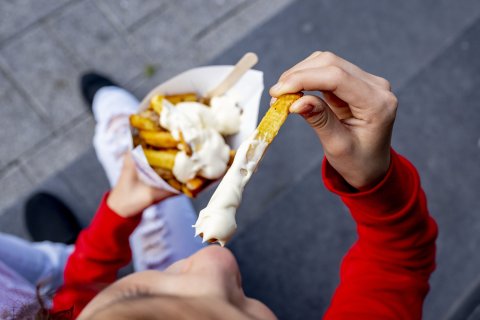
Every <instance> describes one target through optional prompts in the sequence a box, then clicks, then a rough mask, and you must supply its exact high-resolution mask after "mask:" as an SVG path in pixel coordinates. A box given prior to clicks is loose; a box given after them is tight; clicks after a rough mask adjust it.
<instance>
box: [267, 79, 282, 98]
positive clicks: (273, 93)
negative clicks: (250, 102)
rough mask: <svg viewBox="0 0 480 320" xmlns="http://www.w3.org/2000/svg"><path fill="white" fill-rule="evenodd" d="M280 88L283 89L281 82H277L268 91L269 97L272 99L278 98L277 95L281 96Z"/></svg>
mask: <svg viewBox="0 0 480 320" xmlns="http://www.w3.org/2000/svg"><path fill="white" fill-rule="evenodd" d="M282 87H283V82H278V83H277V84H275V85H274V86H273V87H271V88H270V90H269V92H270V95H271V96H272V97H274V98H276V97H278V96H279V95H281V89H282Z"/></svg>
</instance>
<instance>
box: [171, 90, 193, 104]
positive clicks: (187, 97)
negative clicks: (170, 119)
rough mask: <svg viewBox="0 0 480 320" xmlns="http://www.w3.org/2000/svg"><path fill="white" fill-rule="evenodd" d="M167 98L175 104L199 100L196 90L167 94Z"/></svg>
mask: <svg viewBox="0 0 480 320" xmlns="http://www.w3.org/2000/svg"><path fill="white" fill-rule="evenodd" d="M165 98H166V99H167V100H168V101H170V102H171V103H173V104H177V103H180V102H187V101H198V98H197V94H196V93H195V92H189V93H181V94H174V95H170V96H165Z"/></svg>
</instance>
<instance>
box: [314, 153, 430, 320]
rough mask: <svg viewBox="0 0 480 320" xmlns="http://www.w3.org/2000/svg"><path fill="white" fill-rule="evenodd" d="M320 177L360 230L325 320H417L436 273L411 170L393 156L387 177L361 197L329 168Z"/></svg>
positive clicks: (422, 201) (427, 221)
mask: <svg viewBox="0 0 480 320" xmlns="http://www.w3.org/2000/svg"><path fill="white" fill-rule="evenodd" d="M323 174H324V180H325V183H326V185H327V187H328V188H329V189H330V190H331V191H333V192H334V193H336V194H338V195H340V196H341V198H342V200H343V201H344V203H345V204H346V205H347V206H348V208H349V209H350V211H351V214H352V217H353V218H354V220H355V221H356V223H357V230H358V241H357V242H356V243H355V245H354V246H353V247H352V249H351V250H350V251H349V253H348V254H347V256H346V257H345V259H344V261H343V263H342V269H341V284H340V286H339V288H338V289H337V292H336V294H335V297H334V299H333V301H332V306H331V309H330V310H329V312H328V314H327V315H328V317H331V318H335V316H337V315H346V314H351V312H354V313H355V312H358V314H362V313H364V312H367V310H368V312H369V313H368V314H369V316H378V315H382V316H384V317H389V316H390V317H393V318H401V317H402V316H404V317H405V316H408V317H409V318H414V319H415V318H420V316H421V307H422V304H423V299H424V297H425V295H426V294H427V292H428V288H429V286H428V279H429V276H430V274H431V273H432V272H433V270H434V268H435V239H436V236H437V227H436V224H435V222H434V220H433V219H432V218H431V217H430V215H429V213H428V209H427V203H426V199H425V195H424V192H423V190H422V189H421V186H420V179H419V177H418V174H417V172H416V170H415V168H414V167H413V165H411V164H410V163H409V162H408V161H407V160H406V159H405V158H403V157H401V156H399V155H398V154H396V153H395V152H392V162H391V166H390V169H389V171H388V173H387V175H386V176H385V178H384V179H383V180H382V181H381V182H380V183H378V184H377V185H376V186H374V187H373V188H371V189H370V190H367V191H363V192H355V191H354V190H352V188H351V187H349V186H348V185H347V184H346V183H345V182H344V181H342V179H341V177H340V176H339V175H338V174H337V173H336V172H335V171H334V170H333V169H332V168H331V167H330V166H329V165H328V163H324V167H323ZM375 305H376V307H375Z"/></svg>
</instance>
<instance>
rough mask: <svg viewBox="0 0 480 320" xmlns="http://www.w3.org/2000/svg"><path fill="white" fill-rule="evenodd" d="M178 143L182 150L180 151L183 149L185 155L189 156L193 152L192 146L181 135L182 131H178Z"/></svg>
mask: <svg viewBox="0 0 480 320" xmlns="http://www.w3.org/2000/svg"><path fill="white" fill-rule="evenodd" d="M179 136H180V145H179V149H180V150H182V151H185V153H186V154H187V156H189V157H190V156H191V155H192V154H193V151H192V148H191V147H190V145H189V144H188V143H187V141H185V138H184V137H183V132H182V131H180V134H179Z"/></svg>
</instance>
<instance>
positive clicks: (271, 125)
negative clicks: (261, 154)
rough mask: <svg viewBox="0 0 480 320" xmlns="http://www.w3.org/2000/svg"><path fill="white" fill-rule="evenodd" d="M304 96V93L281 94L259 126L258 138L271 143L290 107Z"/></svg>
mask: <svg viewBox="0 0 480 320" xmlns="http://www.w3.org/2000/svg"><path fill="white" fill-rule="evenodd" d="M302 96H303V93H301V92H300V93H290V94H284V95H282V96H280V97H279V98H278V99H277V100H276V101H275V102H274V103H273V104H272V105H271V106H270V108H269V109H268V111H267V113H266V114H265V115H264V116H263V118H262V120H261V121H260V124H259V125H258V127H257V135H256V137H255V139H256V140H263V141H265V142H267V143H268V144H270V143H271V142H272V141H273V139H274V138H275V136H276V135H277V134H278V131H279V130H280V127H281V126H282V125H283V123H284V122H285V120H286V119H287V116H288V114H289V111H288V110H289V109H290V106H291V105H292V103H294V102H295V100H297V99H299V98H300V97H302Z"/></svg>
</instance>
